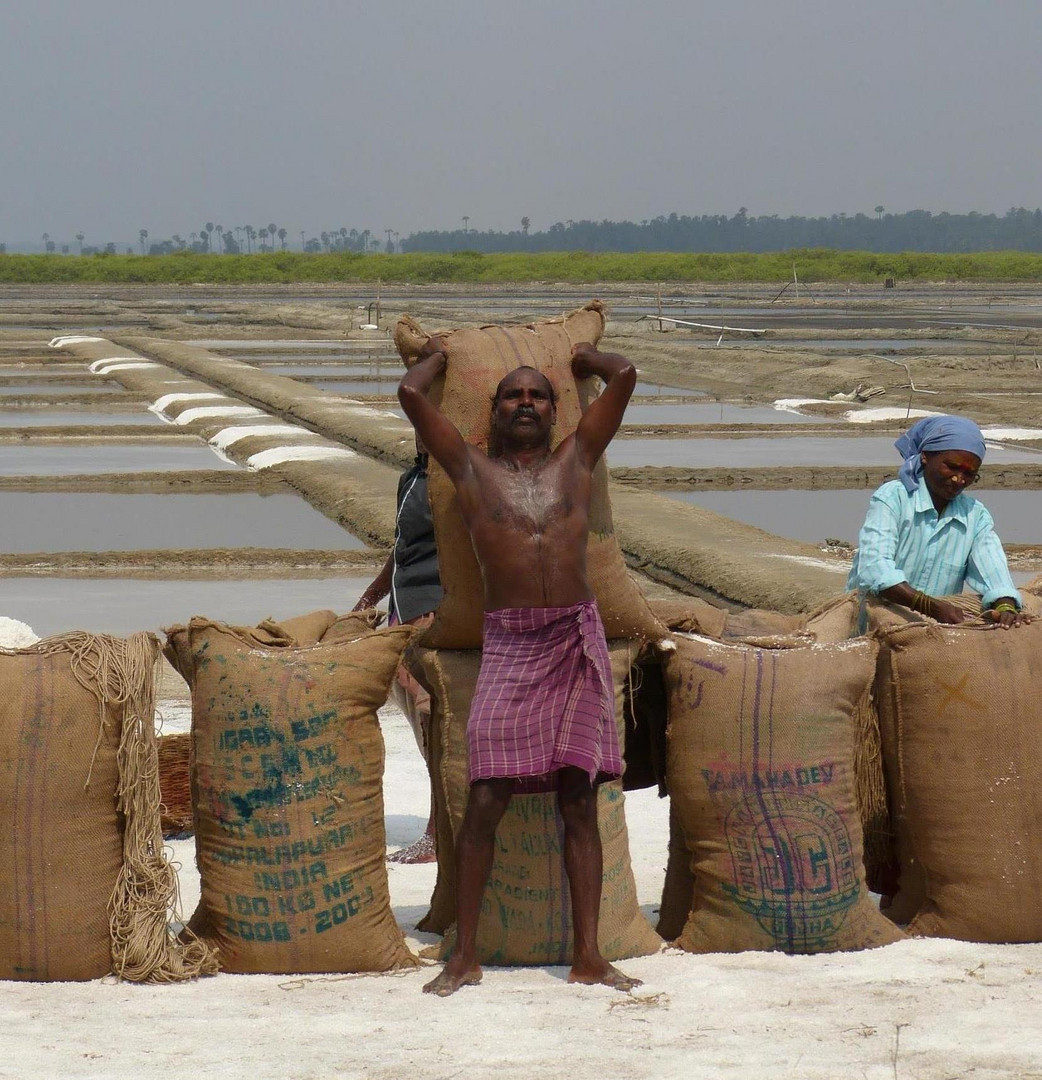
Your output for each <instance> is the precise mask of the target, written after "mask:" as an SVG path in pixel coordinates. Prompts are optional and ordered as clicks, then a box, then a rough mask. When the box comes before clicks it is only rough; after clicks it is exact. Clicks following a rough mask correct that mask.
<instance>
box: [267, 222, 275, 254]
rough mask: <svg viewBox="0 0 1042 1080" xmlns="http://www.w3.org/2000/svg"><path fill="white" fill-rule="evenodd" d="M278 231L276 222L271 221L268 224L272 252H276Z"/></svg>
mask: <svg viewBox="0 0 1042 1080" xmlns="http://www.w3.org/2000/svg"><path fill="white" fill-rule="evenodd" d="M276 231H277V226H276V225H275V222H274V221H269V222H268V238H269V239H270V240H271V250H272V251H274V250H275V233H276Z"/></svg>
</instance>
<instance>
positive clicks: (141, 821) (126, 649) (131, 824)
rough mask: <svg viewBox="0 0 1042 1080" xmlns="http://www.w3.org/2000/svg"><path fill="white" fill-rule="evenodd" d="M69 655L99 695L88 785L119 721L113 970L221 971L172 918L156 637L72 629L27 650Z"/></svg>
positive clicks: (164, 978) (141, 977)
mask: <svg viewBox="0 0 1042 1080" xmlns="http://www.w3.org/2000/svg"><path fill="white" fill-rule="evenodd" d="M26 651H32V652H36V653H40V654H43V655H48V656H49V655H55V654H58V653H66V654H69V657H70V666H71V669H72V674H73V676H74V677H75V679H76V681H77V682H78V683H79V684H80V685H81V686H83V687H84V688H85V689H86V690H88V691H89V692H90V693H91V694H92V695H93V696H94V697H95V699H96V700H97V702H98V708H99V723H98V738H97V741H96V742H95V744H94V752H93V754H92V755H91V765H90V769H89V770H88V773H87V780H86V784H85V786H89V784H90V779H91V772H92V771H93V768H94V762H95V760H96V759H97V755H98V751H99V749H100V748H101V743H102V739H103V738H104V735H105V732H106V729H107V727H108V725H109V722H110V719H116V720H118V721H119V722H120V738H119V748H118V750H117V752H116V762H117V768H118V775H119V780H118V786H117V789H116V791H115V796H116V807H117V810H118V811H119V812H120V813H121V814H122V815H123V863H122V866H121V868H120V872H119V876H118V877H117V879H116V885H115V888H114V889H113V891H112V896H111V897H110V899H109V930H110V935H111V942H112V970H113V972H114V973H115V974H116V975H117V976H118V977H119V978H121V979H127V980H128V981H130V982H157V983H160V982H166V983H169V982H182V981H185V980H187V979H194V978H196V977H198V976H199V975H212V974H215V973H216V972H217V970H218V965H217V957H216V953H215V952H214V951H213V949H212V948H211V947H210V946H209V945H207V944H206V943H205V942H202V941H200V940H199V939H198V938H196V937H195V936H194V935H190V934H188V932H187V931H185V932H184V933H183V934H182V938H184V940H178V938H177V937H176V936H175V935H174V932H173V930H172V929H171V925H170V921H171V920H170V916H171V914H174V915H177V914H178V913H179V908H180V901H179V896H178V888H177V873H176V871H175V870H174V868H173V866H172V865H171V864H170V863H169V861H168V860H167V858H166V857H165V855H164V853H163V832H162V827H161V825H160V810H159V804H160V793H159V754H158V750H157V747H156V736H155V726H154V719H153V718H154V715H155V699H156V685H157V682H158V674H159V663H160V655H159V641H158V639H157V638H156V637H155V635H153V634H149V633H137V634H132V635H131V636H130V637H129V638H126V639H123V638H116V637H110V636H109V635H106V634H88V633H86V632H84V631H73V632H71V633H68V634H61V635H59V636H57V637H52V638H48V639H47V640H45V641H41V642H39V643H38V644H37V645H33V646H31V647H30V649H29V650H26Z"/></svg>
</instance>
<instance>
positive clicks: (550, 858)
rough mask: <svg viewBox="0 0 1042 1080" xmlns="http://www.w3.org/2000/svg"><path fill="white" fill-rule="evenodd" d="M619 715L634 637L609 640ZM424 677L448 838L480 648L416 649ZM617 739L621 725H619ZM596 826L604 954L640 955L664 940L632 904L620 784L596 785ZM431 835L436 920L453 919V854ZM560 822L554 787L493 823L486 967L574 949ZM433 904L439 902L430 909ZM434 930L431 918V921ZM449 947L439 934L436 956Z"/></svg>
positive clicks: (482, 927)
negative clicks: (434, 845)
mask: <svg viewBox="0 0 1042 1080" xmlns="http://www.w3.org/2000/svg"><path fill="white" fill-rule="evenodd" d="M609 655H610V657H611V663H612V683H613V685H614V689H615V705H616V710H615V715H616V721H617V722H619V723H621V717H622V696H623V693H624V687H625V684H626V679H627V676H628V675H629V671H630V666H631V664H632V662H633V659H634V657H635V655H636V646H635V644H634V643H631V642H618V641H613V642H609ZM421 662H422V664H423V668H424V672H425V677H426V680H427V683H428V684H429V685H430V686H431V688H432V691H433V696H432V706H433V710H432V715H431V727H432V729H436V730H437V736H436V737H437V744H438V755H437V759H436V761H437V770H436V771H435V769H434V767H433V765H432V773H434V775H435V781H434V786H435V806H436V808H438V809H439V811H440V813H441V814H443V815H444V817H445V818H446V819H447V823H448V827H447V829H446V831H447V832H448V834H449V836H450V837H452V838H454V837H455V834H456V833H457V832H458V830H459V827H460V825H461V824H462V821H463V814H464V811H465V809H466V804H467V794H468V791H469V782H468V774H467V716H468V714H469V712H470V702H471V698H472V697H473V694H474V685H475V683H476V682H477V677H478V671H479V669H480V666H481V654H480V652H477V651H466V652H464V651H452V650H425V651H423V653H422V654H421ZM620 737H621V732H620ZM598 825H599V829H600V835H601V845H602V849H603V858H604V871H603V887H602V892H601V907H600V921H599V925H598V940H599V944H600V948H601V951H602V952H603V954H604V956H605V957H606V958H607V959H609V960H622V959H625V958H627V957H631V956H646V955H648V954H650V953H653V952H657V951H658V949H659V948H660V946H661V944H662V942H661V939H660V938H659V937H658V935H657V934H656V933H655V932H654V931H653V930H652V929H651V926H650V925H649V924H648V922H647V920H646V919H645V918H644V916H643V914H642V913H641V911H640V908H639V906H638V904H637V895H636V885H635V883H634V880H633V870H632V868H631V866H630V857H629V839H628V834H627V831H626V817H625V797H624V795H623V792H622V783H621V781H613V782H611V783H606V784H601V785H600V787H599V789H598ZM442 836H443V833H442V831H441V830H439V832H438V880H439V883H440V886H441V893H440V895H439V890H438V889H437V888H436V890H435V896H434V898H433V899H432V909H431V912H430V913H429V916H428V919H430V920H431V922H432V923H433V921H434V920H433V917H434V916H435V915H437V916H438V918H439V920H445V919H447V921H446V922H445V923H444V925H445V926H446V927H447V926H448V925H449V923H451V922H452V921H453V920H454V919H455V898H454V895H453V892H452V889H451V885H450V883H451V881H452V878H453V875H454V873H455V851H454V846H453V845H451V844H446V843H443V841H442ZM563 844H564V826H563V823H562V822H561V818H560V814H559V813H558V810H557V795H556V793H552V792H551V793H543V794H522V795H514V796H513V798H512V799H511V800H510V806H509V807H508V809H507V812H506V814H505V815H504V816H503V819H502V821H501V822H500V824H499V828H498V829H497V830H496V848H495V855H494V859H493V865H492V872H491V874H490V875H489V882H488V885H487V886H486V888H485V895H484V897H483V899H482V909H481V917H480V919H479V922H478V956H479V959H480V960H481V962H482V963H486V964H565V963H569V962H570V960H571V955H572V912H571V898H570V894H569V892H568V887H567V877H566V875H565V871H564V856H563V851H564V848H563ZM435 904H439V905H440V906H441V910H440V911H435ZM428 928H429V929H433V925H431V926H428ZM451 948H452V935H451V933H450V934H449V935H447V936H446V941H445V944H444V947H443V949H442V951H441V955H442V957H443V958H444V957H445V956H447V955H448V953H449V952H450V951H451Z"/></svg>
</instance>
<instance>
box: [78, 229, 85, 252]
mask: <svg viewBox="0 0 1042 1080" xmlns="http://www.w3.org/2000/svg"><path fill="white" fill-rule="evenodd" d="M83 239H84V237H83V233H81V232H78V233H77V234H76V243H77V244H79V245H80V254H81V255H82V254H83Z"/></svg>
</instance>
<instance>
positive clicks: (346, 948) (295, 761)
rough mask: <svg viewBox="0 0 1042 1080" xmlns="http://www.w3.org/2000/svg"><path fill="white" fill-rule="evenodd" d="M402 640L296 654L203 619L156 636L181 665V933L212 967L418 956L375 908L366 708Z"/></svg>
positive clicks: (300, 968) (374, 963)
mask: <svg viewBox="0 0 1042 1080" xmlns="http://www.w3.org/2000/svg"><path fill="white" fill-rule="evenodd" d="M331 625H335V624H331ZM412 634H413V630H412V628H410V627H393V628H391V629H383V630H373V631H365V630H361V631H360V632H359V634H358V635H357V636H356V637H355V638H354V639H353V640H339V641H337V642H335V643H333V644H326V643H324V642H320V643H318V644H315V645H312V646H310V647H306V648H298V647H289V646H285V645H283V644H276V645H271V646H267V647H265V646H261V645H258V644H257V643H255V642H252V641H250V640H249V635H243V633H242V628H230V627H226V626H222V625H220V624H217V623H212V622H209V621H207V620H205V619H193V620H192V621H191V622H190V623H189V624H188V626H187V627H183V628H179V629H177V630H175V631H173V632H172V633H171V638H170V642H169V646H168V655H170V656H171V657H172V658H173V657H176V658H178V659H179V660H180V661H181V663H182V664H183V665H184V662H185V660H186V658H187V659H190V661H191V663H190V666H188V665H185V666H183V667H182V668H181V674H182V675H183V676H184V677H185V679H186V681H187V682H188V684H189V686H190V687H191V689H192V711H193V728H192V736H193V752H192V759H193V776H192V787H193V796H194V806H195V825H196V843H197V861H198V865H199V872H200V877H201V899H200V903H199V907H198V908H197V909H196V912H195V915H194V916H193V918H192V920H191V923H190V928H191V929H192V930H193V931H195V932H196V933H197V934H198V935H199V936H200V937H202V938H203V939H204V940H209V941H211V942H213V943H214V944H215V945H216V946H217V948H218V949H219V952H220V956H221V966H222V968H223V969H224V970H226V971H235V972H272V973H293V972H297V973H299V972H333V971H386V970H389V969H392V968H397V967H403V966H409V965H412V964H415V963H416V962H417V961H416V958H415V957H414V956H413V955H412V954H411V953H410V952H409V950H408V948H407V947H406V945H405V942H404V939H403V937H402V934H401V931H400V929H399V928H398V926H397V924H396V923H395V920H394V916H393V914H392V912H391V908H390V898H389V895H388V889H387V871H386V867H385V863H384V860H385V856H386V838H385V833H384V808H383V790H382V782H383V767H384V746H383V738H382V736H381V734H380V728H379V724H378V722H377V718H376V710H377V709H378V708H379V707H380V706H381V705H383V704H384V702H385V701H386V700H387V693H388V688H389V686H390V683H391V679H392V677H393V675H394V672H395V670H396V668H397V666H398V662H399V659H400V657H401V653H402V650H403V649H404V648H405V645H406V644H407V642H408V640H409V638H410V637H411V636H412Z"/></svg>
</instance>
